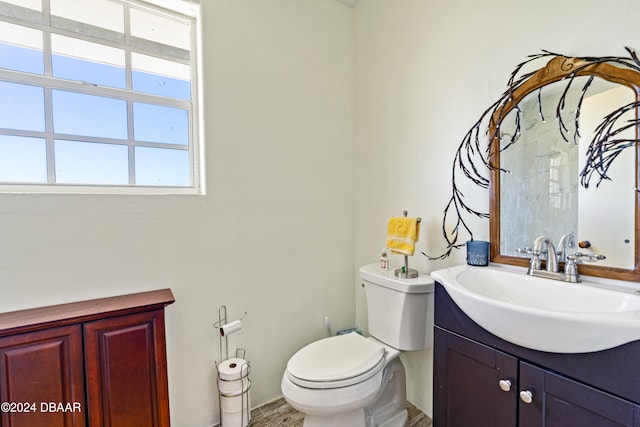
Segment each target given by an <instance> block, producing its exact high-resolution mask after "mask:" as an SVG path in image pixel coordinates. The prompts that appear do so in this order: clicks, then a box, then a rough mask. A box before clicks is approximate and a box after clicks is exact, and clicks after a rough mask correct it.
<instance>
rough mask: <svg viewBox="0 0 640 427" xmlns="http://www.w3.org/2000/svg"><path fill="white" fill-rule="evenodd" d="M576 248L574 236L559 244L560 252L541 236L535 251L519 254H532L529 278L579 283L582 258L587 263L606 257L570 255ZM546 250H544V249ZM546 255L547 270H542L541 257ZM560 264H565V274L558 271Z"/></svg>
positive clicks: (535, 244)
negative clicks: (579, 264) (570, 249)
mask: <svg viewBox="0 0 640 427" xmlns="http://www.w3.org/2000/svg"><path fill="white" fill-rule="evenodd" d="M575 246H576V239H575V237H574V235H573V234H571V233H567V234H565V235H564V236H562V238H560V242H559V244H558V251H556V248H555V247H554V246H553V243H552V242H551V239H549V238H548V237H546V236H540V237H538V238H537V239H536V241H535V243H534V244H533V249H531V248H525V249H523V250H519V251H518V252H527V253H529V254H531V262H530V263H529V269H528V270H527V274H528V275H529V276H537V277H546V278H547V279H555V280H562V281H565V282H572V283H577V282H580V281H581V279H580V275H579V274H578V265H577V263H578V262H580V260H581V259H582V258H585V259H586V260H587V261H591V262H595V261H598V260H601V259H605V258H606V257H605V256H604V255H597V254H583V253H580V252H576V253H574V254H569V253H568V251H569V248H574V247H575ZM543 248H544V249H543ZM545 253H546V255H547V256H546V258H547V265H546V270H543V269H542V264H541V262H540V257H541V256H542V255H543V254H545ZM560 262H564V272H559V271H558V265H559V264H560Z"/></svg>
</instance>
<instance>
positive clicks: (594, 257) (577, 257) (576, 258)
mask: <svg viewBox="0 0 640 427" xmlns="http://www.w3.org/2000/svg"><path fill="white" fill-rule="evenodd" d="M606 258H607V257H606V256H604V255H600V254H585V253H582V252H576V253H575V254H573V255H567V259H568V260H569V261H573V262H580V261H582V260H583V259H584V261H587V262H597V261H600V260H603V259H606Z"/></svg>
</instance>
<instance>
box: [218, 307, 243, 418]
mask: <svg viewBox="0 0 640 427" xmlns="http://www.w3.org/2000/svg"><path fill="white" fill-rule="evenodd" d="M246 314H247V313H246V312H245V313H244V315H243V316H242V317H241V318H240V319H239V320H235V321H232V322H228V321H227V307H226V306H224V305H222V306H220V307H219V308H218V321H217V322H216V323H214V325H213V326H214V327H215V328H216V329H217V330H218V332H219V346H218V350H219V353H218V355H219V357H220V359H222V360H220V362H218V361H216V362H215V363H216V372H217V385H218V408H219V409H220V411H219V413H220V427H246V426H248V425H250V424H251V408H250V400H249V389H251V380H250V379H249V374H250V373H251V364H250V363H249V361H247V360H246V350H245V349H244V348H237V349H236V351H235V358H233V359H229V335H231V334H232V333H234V332H237V331H238V330H240V328H241V327H242V324H241V321H242V319H244V316H245V315H246ZM223 355H224V359H223ZM227 361H229V362H231V363H225V362H227ZM223 366H224V370H225V372H224V373H221V369H222V367H223Z"/></svg>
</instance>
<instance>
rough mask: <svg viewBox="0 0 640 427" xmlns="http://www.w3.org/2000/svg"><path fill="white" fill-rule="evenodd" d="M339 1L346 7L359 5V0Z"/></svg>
mask: <svg viewBox="0 0 640 427" xmlns="http://www.w3.org/2000/svg"><path fill="white" fill-rule="evenodd" d="M338 1H339V2H340V3H342V4H344V5H345V6H349V7H353V6H355V5H356V3H358V1H359V0H338Z"/></svg>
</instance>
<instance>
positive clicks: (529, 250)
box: [516, 246, 547, 256]
mask: <svg viewBox="0 0 640 427" xmlns="http://www.w3.org/2000/svg"><path fill="white" fill-rule="evenodd" d="M516 252H517V253H519V254H529V255H533V256H540V255H544V254H546V253H547V251H537V250H535V249H533V248H530V247H528V246H525V247H524V248H516Z"/></svg>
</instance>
